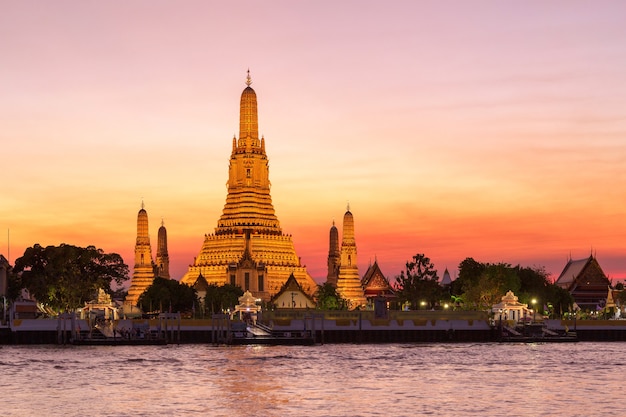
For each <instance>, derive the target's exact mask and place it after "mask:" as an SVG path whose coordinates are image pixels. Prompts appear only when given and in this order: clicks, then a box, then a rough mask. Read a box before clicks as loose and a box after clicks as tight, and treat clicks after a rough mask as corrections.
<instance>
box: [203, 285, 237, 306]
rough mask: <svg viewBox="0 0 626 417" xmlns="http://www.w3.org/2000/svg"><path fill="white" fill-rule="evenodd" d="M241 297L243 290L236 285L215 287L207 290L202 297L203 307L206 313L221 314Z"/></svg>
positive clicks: (211, 286) (212, 286)
mask: <svg viewBox="0 0 626 417" xmlns="http://www.w3.org/2000/svg"><path fill="white" fill-rule="evenodd" d="M242 295H243V289H242V288H241V287H240V286H238V285H231V284H226V285H215V284H211V285H209V287H208V288H207V291H206V295H205V296H204V306H205V309H206V310H207V312H208V313H221V312H223V311H224V310H227V309H229V308H232V309H234V307H235V306H236V305H237V304H238V303H239V297H241V296H242Z"/></svg>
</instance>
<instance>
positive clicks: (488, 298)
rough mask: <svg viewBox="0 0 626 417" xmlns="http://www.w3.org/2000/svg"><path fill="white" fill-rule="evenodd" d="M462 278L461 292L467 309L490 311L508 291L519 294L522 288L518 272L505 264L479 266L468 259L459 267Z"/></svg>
mask: <svg viewBox="0 0 626 417" xmlns="http://www.w3.org/2000/svg"><path fill="white" fill-rule="evenodd" d="M463 268H468V269H466V270H464V269H463ZM461 276H463V281H462V282H461V283H460V284H461V291H462V292H463V299H464V301H465V306H466V308H473V309H476V310H488V309H489V308H491V306H492V305H493V304H495V303H497V302H498V301H500V299H501V297H502V296H503V295H504V294H505V293H506V292H507V291H509V290H510V291H513V292H517V291H518V290H519V288H520V280H519V277H518V275H517V272H516V271H515V270H514V269H513V268H511V265H509V264H505V263H499V264H479V263H477V262H476V261H474V260H473V259H472V258H467V259H466V260H465V261H463V262H461V264H460V265H459V277H461Z"/></svg>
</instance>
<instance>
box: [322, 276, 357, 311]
mask: <svg viewBox="0 0 626 417" xmlns="http://www.w3.org/2000/svg"><path fill="white" fill-rule="evenodd" d="M315 299H316V300H317V305H316V309H317V310H347V309H348V305H349V303H348V300H346V299H345V298H343V297H341V295H339V293H338V292H337V289H336V288H335V287H334V286H333V285H332V284H329V283H328V282H326V283H324V284H321V285H318V286H317V291H316V292H315Z"/></svg>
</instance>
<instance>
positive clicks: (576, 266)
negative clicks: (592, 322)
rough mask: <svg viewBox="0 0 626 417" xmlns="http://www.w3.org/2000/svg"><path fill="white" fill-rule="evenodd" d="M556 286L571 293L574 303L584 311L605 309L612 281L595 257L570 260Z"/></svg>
mask: <svg viewBox="0 0 626 417" xmlns="http://www.w3.org/2000/svg"><path fill="white" fill-rule="evenodd" d="M555 284H556V285H558V286H559V287H561V288H563V289H565V290H567V291H569V293H570V294H571V295H572V297H573V298H574V302H575V303H576V304H577V305H578V307H580V308H581V309H582V310H584V311H597V310H598V309H600V308H602V307H604V305H605V303H606V296H607V289H608V288H610V287H611V281H610V280H609V279H608V278H607V276H606V275H605V274H604V271H602V268H601V267H600V264H598V261H597V260H596V258H595V257H594V256H593V255H590V256H589V257H588V258H584V259H577V260H574V259H571V258H570V260H569V261H568V262H567V264H566V265H565V268H563V272H561V275H559V278H558V279H557V280H556V282H555Z"/></svg>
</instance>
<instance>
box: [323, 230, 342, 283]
mask: <svg viewBox="0 0 626 417" xmlns="http://www.w3.org/2000/svg"><path fill="white" fill-rule="evenodd" d="M340 264H341V251H340V250H339V231H338V230H337V227H336V226H335V221H334V220H333V225H332V227H331V228H330V242H329V245H328V274H327V275H326V282H327V283H329V284H330V285H332V286H333V287H335V288H336V287H337V275H338V274H339V265H340Z"/></svg>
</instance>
